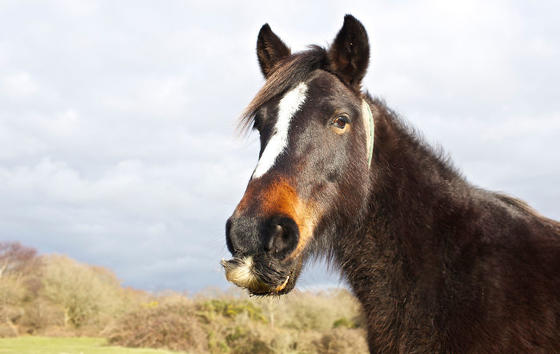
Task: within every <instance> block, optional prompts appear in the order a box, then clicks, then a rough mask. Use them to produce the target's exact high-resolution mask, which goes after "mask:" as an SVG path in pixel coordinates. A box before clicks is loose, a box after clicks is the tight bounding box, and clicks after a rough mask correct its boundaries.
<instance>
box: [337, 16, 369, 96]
mask: <svg viewBox="0 0 560 354" xmlns="http://www.w3.org/2000/svg"><path fill="white" fill-rule="evenodd" d="M328 56H329V69H330V70H331V71H332V72H333V73H335V74H336V75H338V76H339V77H340V78H341V79H342V81H344V82H345V83H346V84H348V85H350V86H351V87H354V88H356V89H358V90H359V88H360V82H361V81H362V79H363V78H364V75H365V74H366V71H367V67H368V64H369V41H368V36H367V33H366V29H365V28H364V26H363V25H362V24H361V23H360V21H358V20H357V19H356V18H355V17H354V16H352V15H346V16H344V24H343V25H342V28H341V29H340V31H339V32H338V34H337V35H336V38H335V40H334V43H333V44H332V45H331V47H330V48H329V52H328Z"/></svg>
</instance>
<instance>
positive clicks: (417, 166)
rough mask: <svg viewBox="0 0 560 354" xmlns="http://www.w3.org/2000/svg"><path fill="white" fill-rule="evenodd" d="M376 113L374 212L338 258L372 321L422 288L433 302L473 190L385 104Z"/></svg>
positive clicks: (395, 310)
mask: <svg viewBox="0 0 560 354" xmlns="http://www.w3.org/2000/svg"><path fill="white" fill-rule="evenodd" d="M377 112H378V114H379V115H380V116H378V117H377V119H376V126H375V129H376V135H375V147H374V154H375V156H374V163H373V164H372V167H371V168H372V192H371V193H372V194H371V202H370V213H369V216H368V217H367V218H366V223H365V225H363V228H362V229H361V230H360V231H359V232H357V233H356V234H354V235H352V236H350V237H354V238H355V239H354V240H353V242H348V244H349V247H345V248H344V249H339V250H338V260H339V262H340V264H341V267H342V271H343V272H344V273H345V275H346V277H347V279H348V281H349V283H350V285H351V286H352V288H353V290H354V292H355V293H356V295H357V296H358V298H359V299H360V300H361V302H362V303H363V304H364V307H368V306H369V307H370V308H366V309H365V310H366V314H368V313H369V315H371V316H373V317H374V318H371V319H370V321H374V322H380V321H381V322H382V321H389V322H390V321H395V320H398V319H397V318H395V317H399V316H405V315H404V306H405V304H406V303H407V301H409V302H410V301H411V300H410V296H411V292H415V291H416V290H417V287H418V286H422V287H423V288H424V289H423V290H422V291H423V292H424V295H428V298H429V295H430V294H429V292H430V291H432V290H429V289H437V286H436V283H437V282H438V281H440V280H441V278H440V277H441V276H442V275H441V274H442V272H441V267H440V266H441V264H442V263H443V262H444V261H445V260H444V257H446V256H445V255H446V253H447V249H448V248H450V247H454V246H452V244H453V242H454V241H453V240H450V239H448V238H446V236H451V235H450V234H451V233H453V228H454V227H459V226H460V223H461V215H462V214H463V213H464V211H465V210H466V209H467V208H468V207H467V205H468V199H469V193H470V191H471V187H469V186H468V184H467V183H466V182H465V181H464V180H463V179H462V178H461V177H460V176H459V174H458V173H456V172H455V171H454V170H453V169H452V168H451V167H450V166H449V165H448V164H447V163H446V162H445V161H443V160H442V159H441V158H440V157H438V156H437V155H436V154H435V153H434V152H433V151H432V150H431V149H430V148H429V147H427V146H426V145H425V144H424V143H423V142H421V141H419V140H418V139H417V138H415V137H414V136H413V135H412V134H411V133H409V132H408V131H407V129H405V128H403V126H402V124H400V123H399V121H398V120H397V119H396V118H395V117H394V115H393V114H392V113H390V112H389V111H387V110H386V109H385V108H384V106H382V105H381V104H379V106H378V107H377ZM415 289H416V290H415ZM434 295H435V294H434ZM407 297H408V299H407ZM433 298H435V296H434V297H433ZM429 307H430V305H429V304H427V307H425V308H429ZM399 309H400V310H399ZM416 315H418V316H420V315H421V314H420V313H417V314H416ZM400 320H403V321H405V319H400ZM400 320H399V321H400ZM412 320H418V321H423V319H422V318H419V319H412V318H409V319H408V320H406V321H412ZM385 325H387V323H379V327H380V328H383V327H384V326H385ZM395 335H396V334H395Z"/></svg>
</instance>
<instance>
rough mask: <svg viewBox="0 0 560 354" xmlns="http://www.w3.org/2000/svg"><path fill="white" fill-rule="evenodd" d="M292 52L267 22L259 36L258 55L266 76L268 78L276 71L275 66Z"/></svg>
mask: <svg viewBox="0 0 560 354" xmlns="http://www.w3.org/2000/svg"><path fill="white" fill-rule="evenodd" d="M290 54H291V51H290V48H288V46H287V45H285V44H284V42H282V40H281V39H280V37H278V36H277V35H276V34H275V33H274V32H272V30H271V29H270V26H269V25H268V23H265V24H264V25H263V26H262V27H261V30H260V31H259V36H258V38H257V57H258V58H259V64H260V66H261V71H262V73H263V75H264V77H265V78H268V77H269V76H270V74H272V72H273V71H274V66H275V65H276V64H277V63H278V62H279V61H280V60H282V59H284V58H285V57H287V56H289V55H290Z"/></svg>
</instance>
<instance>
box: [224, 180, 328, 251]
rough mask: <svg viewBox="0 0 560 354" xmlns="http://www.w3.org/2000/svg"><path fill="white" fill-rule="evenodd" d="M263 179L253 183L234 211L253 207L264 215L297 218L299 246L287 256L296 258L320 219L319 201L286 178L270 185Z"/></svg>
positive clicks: (243, 211)
mask: <svg viewBox="0 0 560 354" xmlns="http://www.w3.org/2000/svg"><path fill="white" fill-rule="evenodd" d="M263 182H264V181H263V180H262V179H257V180H253V181H251V182H250V183H249V186H248V187H247V190H246V191H245V195H243V198H242V199H241V201H240V202H239V204H238V205H237V208H236V209H235V212H234V214H233V215H234V216H240V215H244V214H246V213H248V212H249V211H251V213H252V214H254V215H255V216H259V217H262V218H268V217H272V216H274V215H284V216H287V217H289V218H291V219H292V220H294V222H295V223H296V225H297V226H298V230H299V240H298V244H297V247H296V248H295V249H294V250H293V252H292V253H291V254H290V255H289V256H288V257H287V258H288V259H293V258H295V257H297V256H299V255H300V253H301V252H302V251H303V250H304V249H305V246H306V245H307V244H308V243H309V241H310V240H311V238H312V237H313V231H314V229H315V225H316V223H317V219H318V213H317V203H316V202H315V201H313V200H305V199H303V198H300V197H299V196H298V194H297V192H296V188H294V186H293V185H292V184H291V183H290V182H289V181H288V179H286V178H276V179H275V180H273V181H272V182H269V183H267V184H266V185H263Z"/></svg>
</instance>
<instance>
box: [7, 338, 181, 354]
mask: <svg viewBox="0 0 560 354" xmlns="http://www.w3.org/2000/svg"><path fill="white" fill-rule="evenodd" d="M0 353H2V354H4V353H10V354H35V353H38V354H43V353H44V354H113V353H114V354H166V353H168V354H171V353H178V352H170V351H167V350H157V349H143V348H138V349H136V348H135V349H132V348H123V347H113V346H108V345H106V340H105V339H104V338H86V337H81V338H55V337H17V338H0Z"/></svg>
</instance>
